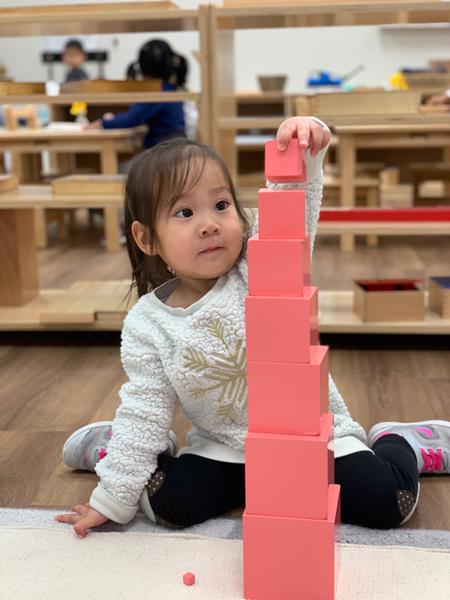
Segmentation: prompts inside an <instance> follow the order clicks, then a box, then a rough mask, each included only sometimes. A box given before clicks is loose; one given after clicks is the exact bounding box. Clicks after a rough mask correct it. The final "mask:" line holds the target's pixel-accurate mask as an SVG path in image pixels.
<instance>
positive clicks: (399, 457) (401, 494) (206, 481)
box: [148, 435, 419, 529]
mask: <svg viewBox="0 0 450 600" xmlns="http://www.w3.org/2000/svg"><path fill="white" fill-rule="evenodd" d="M372 449H373V451H374V454H372V452H356V453H354V454H349V455H348V456H343V457H342V458H337V459H336V460H335V482H336V483H338V484H339V485H340V486H341V521H342V522H343V523H353V524H354V525H362V526H365V527H376V528H381V529H386V528H391V527H398V526H399V525H400V523H401V522H402V521H403V519H404V518H405V516H406V515H407V514H408V512H410V510H411V508H412V506H413V504H414V502H415V499H416V497H417V490H418V482H419V472H418V468H417V460H416V457H415V454H414V451H413V449H412V448H411V446H410V445H409V444H408V442H407V441H406V440H405V439H404V438H402V437H401V436H398V435H388V436H385V437H382V438H380V439H379V440H378V441H377V442H376V443H375V444H374V446H373V448H372ZM148 495H149V500H150V505H151V507H152V509H153V511H154V513H155V515H156V517H157V519H158V522H160V523H161V524H164V525H167V526H174V527H188V526H190V525H195V524H196V523H201V522H203V521H206V520H207V519H211V518H212V517H217V516H219V515H222V514H224V513H226V512H228V511H230V510H233V509H234V508H237V507H240V506H243V505H244V504H245V466H244V465H243V464H237V463H226V462H219V461H215V460H211V459H208V458H203V457H201V456H196V455H193V454H182V455H181V456H180V457H179V458H174V457H170V456H168V455H167V454H164V455H161V456H160V458H159V463H158V470H157V471H156V472H155V473H154V475H153V476H152V479H151V480H150V482H149V484H148Z"/></svg>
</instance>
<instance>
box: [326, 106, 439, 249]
mask: <svg viewBox="0 0 450 600" xmlns="http://www.w3.org/2000/svg"><path fill="white" fill-rule="evenodd" d="M324 120H325V121H326V122H327V124H329V125H332V126H333V127H334V130H335V131H336V134H337V136H338V140H339V143H338V158H339V165H340V178H341V180H342V186H341V189H340V205H341V206H342V207H349V208H351V207H353V206H355V192H356V186H355V180H356V153H357V151H358V150H359V149H361V148H381V149H385V148H397V149H402V148H442V149H443V153H444V160H446V161H450V115H446V114H442V115H438V116H436V115H411V116H408V117H406V116H405V117H397V118H395V117H389V118H381V117H375V118H374V119H371V122H370V123H369V122H367V121H366V122H365V123H363V122H361V123H355V124H345V122H343V121H342V120H338V119H337V118H336V120H333V119H331V118H329V119H326V118H324ZM353 248H354V236H353V235H351V234H345V235H343V236H342V237H341V249H342V250H343V251H346V252H351V251H352V250H353Z"/></svg>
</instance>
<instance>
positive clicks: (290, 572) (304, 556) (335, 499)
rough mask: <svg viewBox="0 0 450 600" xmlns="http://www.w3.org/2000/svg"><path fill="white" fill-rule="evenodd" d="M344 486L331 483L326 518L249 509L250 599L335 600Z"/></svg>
mask: <svg viewBox="0 0 450 600" xmlns="http://www.w3.org/2000/svg"><path fill="white" fill-rule="evenodd" d="M338 521H339V486H338V485H330V486H329V491H328V510H327V516H326V518H325V519H323V520H313V519H294V518H286V517H278V516H268V515H251V514H249V513H248V511H245V513H244V516H243V519H242V524H243V539H244V596H245V598H246V600H334V598H335V597H336V596H335V593H336V582H337V574H338V564H336V563H337V556H336V554H335V541H336V532H337V528H336V526H335V523H336V522H338Z"/></svg>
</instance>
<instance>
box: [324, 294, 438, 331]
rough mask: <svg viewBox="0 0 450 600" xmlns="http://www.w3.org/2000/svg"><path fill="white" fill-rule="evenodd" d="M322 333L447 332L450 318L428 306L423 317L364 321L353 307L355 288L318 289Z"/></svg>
mask: <svg viewBox="0 0 450 600" xmlns="http://www.w3.org/2000/svg"><path fill="white" fill-rule="evenodd" d="M319 331H320V332H321V333H386V334H421V335H448V334H449V333H450V319H443V318H442V317H440V316H439V315H438V314H437V313H435V312H432V311H430V310H426V312H425V319H424V320H423V321H410V322H392V323H388V322H386V323H365V322H364V321H361V319H360V318H359V317H358V315H357V314H356V313H355V312H354V311H353V291H347V290H344V291H325V290H320V291H319Z"/></svg>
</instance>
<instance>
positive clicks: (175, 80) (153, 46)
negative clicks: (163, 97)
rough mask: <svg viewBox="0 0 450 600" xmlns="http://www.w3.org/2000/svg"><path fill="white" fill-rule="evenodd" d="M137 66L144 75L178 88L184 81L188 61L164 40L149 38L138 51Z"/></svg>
mask: <svg viewBox="0 0 450 600" xmlns="http://www.w3.org/2000/svg"><path fill="white" fill-rule="evenodd" d="M138 62H139V68H140V71H141V74H142V75H143V76H144V77H150V78H153V79H162V80H163V81H166V82H168V83H171V84H172V85H173V86H175V87H177V88H179V87H183V86H184V84H185V83H186V78H187V73H188V63H187V61H186V59H185V58H184V57H183V56H181V55H180V54H176V53H175V52H174V51H173V50H172V48H171V47H170V45H169V44H168V43H167V42H165V41H164V40H151V41H149V42H147V43H146V44H144V45H143V46H142V48H141V49H140V51H139V60H138Z"/></svg>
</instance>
